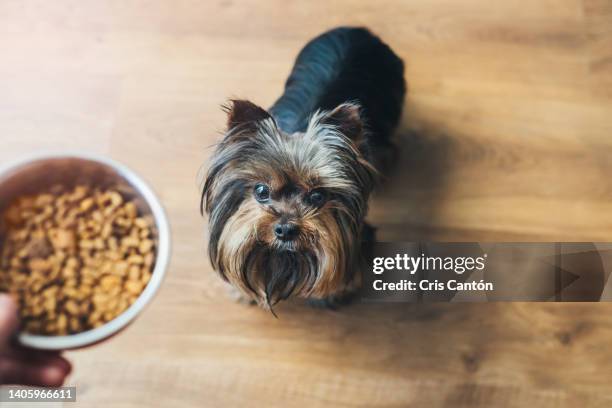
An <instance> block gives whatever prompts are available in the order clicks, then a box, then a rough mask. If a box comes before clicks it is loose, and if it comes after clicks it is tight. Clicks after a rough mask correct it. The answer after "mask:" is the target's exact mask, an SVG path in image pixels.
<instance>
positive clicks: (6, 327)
mask: <svg viewBox="0 0 612 408" xmlns="http://www.w3.org/2000/svg"><path fill="white" fill-rule="evenodd" d="M18 326H19V319H18V318H17V304H16V303H15V301H14V300H13V298H12V297H10V296H9V295H6V294H1V293H0V346H2V345H4V344H6V343H8V341H9V339H10V338H11V336H12V335H13V333H15V331H17V327H18Z"/></svg>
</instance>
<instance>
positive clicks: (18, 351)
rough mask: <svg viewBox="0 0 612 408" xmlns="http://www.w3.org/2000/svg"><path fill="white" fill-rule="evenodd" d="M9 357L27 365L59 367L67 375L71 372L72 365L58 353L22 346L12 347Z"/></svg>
mask: <svg viewBox="0 0 612 408" xmlns="http://www.w3.org/2000/svg"><path fill="white" fill-rule="evenodd" d="M11 356H12V357H13V358H15V359H17V360H20V361H23V362H24V363H27V364H34V365H55V366H57V367H60V368H61V369H62V370H64V371H65V372H66V375H68V374H69V373H70V372H71V371H72V365H71V364H70V362H69V361H68V360H66V359H65V358H64V357H62V356H61V355H60V352H59V351H44V350H35V349H31V348H27V347H22V346H14V347H13V348H12V349H11Z"/></svg>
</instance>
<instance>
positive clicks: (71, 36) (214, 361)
mask: <svg viewBox="0 0 612 408" xmlns="http://www.w3.org/2000/svg"><path fill="white" fill-rule="evenodd" d="M342 24H359V25H366V26H368V27H370V28H372V29H373V30H374V31H375V32H377V33H378V34H380V35H381V36H382V37H383V38H384V39H385V40H386V41H387V42H388V43H389V44H390V45H391V46H392V47H393V48H394V49H395V50H396V52H397V53H398V54H400V55H401V56H402V57H403V58H404V59H405V61H406V67H407V69H406V74H407V78H408V82H409V85H410V92H409V95H408V98H407V105H406V110H405V114H404V122H403V125H402V128H401V129H400V130H399V132H398V138H399V145H400V147H401V157H402V161H401V164H400V165H399V167H398V169H396V173H395V176H392V177H391V178H390V180H389V181H388V182H387V184H386V186H385V188H383V189H382V190H381V191H380V192H379V193H378V194H377V195H376V197H375V198H374V200H373V203H372V210H371V216H370V219H371V221H372V223H374V224H375V225H378V226H379V227H380V230H379V238H380V239H382V240H417V239H418V240H446V241H474V240H489V241H493V240H507V241H512V240H515V241H546V240H571V241H582V240H586V241H591V240H598V241H610V240H611V237H612V1H610V0H542V1H533V0H521V1H488V0H466V1H454V0H426V1H425V0H423V1H406V0H404V1H396V2H379V1H372V0H358V1H353V0H350V1H349V0H344V1H321V2H304V1H302V2H298V1H280V0H274V1H255V0H248V1H240V2H238V1H233V0H217V1H194V0H176V1H163V0H154V1H137V0H129V1H126V0H120V1H119V0H117V1H100V2H85V1H12V0H0V61H1V62H0V160H2V161H4V160H8V159H12V158H15V157H17V156H20V155H24V154H28V153H31V152H34V151H40V150H62V149H70V150H79V151H80V150H84V151H92V152H97V153H102V154H106V155H109V156H111V157H113V158H115V159H118V160H120V161H123V162H125V163H126V164H128V165H129V166H131V167H133V168H134V169H136V170H137V171H139V172H140V173H142V174H143V175H144V176H145V178H146V179H147V180H148V181H150V182H151V183H152V185H153V186H154V188H155V190H156V191H157V192H158V193H159V195H160V196H161V198H162V199H163V202H164V203H165V206H166V208H167V210H168V212H169V215H170V218H171V223H172V232H173V242H174V249H173V260H172V264H171V269H170V271H169V276H168V278H167V280H166V282H165V285H164V287H163V288H162V290H161V293H160V294H159V296H158V297H157V298H156V300H155V302H154V304H153V305H152V306H151V307H150V308H149V309H147V311H146V312H145V314H144V315H143V316H142V317H141V318H140V319H139V320H138V321H137V322H136V323H135V324H134V325H133V326H132V327H130V328H129V329H128V330H127V331H126V332H124V333H123V334H121V335H120V336H118V337H116V338H114V339H112V340H111V341H109V342H107V343H104V344H101V345H99V346H96V347H94V348H91V349H87V350H82V351H78V352H72V353H69V354H68V355H69V357H70V358H71V359H72V360H73V362H74V364H75V372H74V375H73V376H72V377H71V378H70V381H69V382H70V384H75V385H77V387H78V400H79V403H78V404H76V406H84V407H108V406H121V407H139V406H149V407H166V406H179V407H209V406H210V407H231V406H236V407H245V406H246V407H251V406H261V407H274V406H279V407H302V406H303V407H309V408H314V407H324V406H331V407H337V406H346V407H372V406H388V407H405V406H408V407H429V406H435V407H437V406H451V407H492V406H494V407H523V406H525V407H530V406H537V407H559V406H560V407H575V406H594V407H609V406H611V405H612V364H610V360H611V359H612V305H610V304H439V305H405V304H394V305H371V304H356V305H353V306H351V307H348V308H345V309H342V310H340V311H337V312H331V311H319V310H311V309H309V308H306V307H304V306H301V305H285V306H282V307H280V308H279V309H278V314H279V319H275V318H274V317H273V316H271V315H270V314H269V313H266V312H264V311H261V310H258V309H255V308H249V307H246V306H242V305H239V304H235V303H233V302H232V301H231V300H229V299H228V298H227V297H226V296H225V293H224V291H223V290H222V286H221V284H220V282H219V280H218V279H217V278H216V276H214V275H213V273H212V271H211V268H210V265H209V264H208V261H207V258H206V255H205V249H204V248H205V247H204V245H205V242H204V238H203V236H204V229H205V225H204V222H203V220H202V219H201V217H200V216H199V214H198V199H199V195H198V188H199V178H198V171H199V169H200V168H201V166H202V165H205V164H206V161H207V158H208V157H209V156H210V154H211V149H210V148H209V146H210V145H212V144H213V143H215V142H216V141H217V140H219V131H220V130H222V127H223V124H224V119H225V118H224V115H223V113H222V112H221V110H220V109H219V105H220V104H221V103H223V102H224V101H225V100H226V99H227V98H229V97H248V98H251V99H252V100H253V101H255V102H257V103H260V104H262V105H264V106H269V105H270V104H271V103H272V102H273V101H274V99H275V98H276V97H277V96H278V95H279V94H280V92H281V88H282V84H283V81H284V79H285V77H286V75H287V73H288V72H289V69H290V67H291V65H292V61H293V58H294V57H295V55H296V53H297V52H298V50H299V49H300V47H301V46H302V45H304V44H305V42H306V41H307V40H308V39H310V38H311V37H313V36H314V35H316V34H319V33H320V32H322V31H323V30H325V29H327V28H331V27H334V26H337V25H342ZM67 406H70V407H72V406H74V405H67Z"/></svg>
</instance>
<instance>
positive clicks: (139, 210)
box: [0, 154, 170, 350]
mask: <svg viewBox="0 0 612 408" xmlns="http://www.w3.org/2000/svg"><path fill="white" fill-rule="evenodd" d="M169 257H170V229H169V225H168V219H167V217H166V215H165V212H164V210H163V208H162V206H161V204H160V202H159V199H158V198H157V197H156V195H155V194H154V193H153V191H152V190H151V188H150V187H149V186H148V185H147V184H146V183H145V182H144V181H143V180H142V179H141V178H140V177H139V176H138V175H137V174H136V173H134V172H133V171H132V170H130V169H129V168H127V167H126V166H124V165H122V164H120V163H117V162H115V161H113V160H110V159H107V158H104V157H98V156H93V155H83V154H53V155H43V156H36V157H31V158H27V159H24V160H21V161H19V162H15V163H12V164H9V165H6V166H4V167H2V168H0V292H4V293H8V294H9V295H11V296H12V297H13V298H14V299H15V300H16V301H17V303H18V307H19V314H20V320H21V331H20V333H19V334H18V341H19V342H20V343H21V344H22V345H24V346H27V347H31V348H36V349H44V350H66V349H74V348H81V347H85V346H89V345H92V344H95V343H98V342H100V341H103V340H105V339H107V338H110V337H111V336H113V335H115V334H116V333H118V332H120V331H121V330H122V329H124V328H125V327H126V326H128V325H129V324H130V323H131V322H132V321H133V320H134V319H135V318H136V317H137V316H138V315H139V314H140V313H141V312H142V311H143V309H144V308H145V307H146V306H147V305H148V304H149V303H150V301H151V300H152V299H153V297H154V295H155V294H156V292H157V291H158V289H159V287H160V285H161V283H162V280H163V278H164V275H165V273H166V268H167V265H168V262H169Z"/></svg>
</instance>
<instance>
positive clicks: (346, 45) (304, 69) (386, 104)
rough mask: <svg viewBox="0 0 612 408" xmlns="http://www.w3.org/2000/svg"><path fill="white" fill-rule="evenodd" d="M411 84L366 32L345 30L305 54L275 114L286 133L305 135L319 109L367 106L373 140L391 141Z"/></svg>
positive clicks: (394, 59) (324, 37)
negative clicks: (408, 83)
mask: <svg viewBox="0 0 612 408" xmlns="http://www.w3.org/2000/svg"><path fill="white" fill-rule="evenodd" d="M405 93H406V83H405V81H404V63H403V62H402V60H401V59H400V58H399V57H398V56H397V55H395V53H394V52H393V51H392V50H391V48H389V46H388V45H387V44H385V43H384V42H382V41H381V40H380V39H379V38H378V37H377V36H375V35H374V34H372V33H371V32H370V31H369V30H367V29H365V28H358V27H340V28H336V29H333V30H331V31H328V32H326V33H323V34H321V35H320V36H318V37H316V38H315V39H313V40H311V41H310V42H309V43H308V44H306V46H305V47H304V48H303V49H302V51H300V53H299V55H298V57H297V60H296V62H295V65H294V67H293V70H292V71H291V74H290V76H289V78H288V79H287V82H286V83H285V92H284V93H283V95H282V96H281V97H280V98H279V99H278V101H276V103H275V104H274V105H273V106H272V108H270V113H271V114H272V116H273V117H274V118H275V120H276V121H277V123H278V125H279V126H280V128H281V129H283V130H284V131H285V132H288V133H293V132H298V131H304V130H305V129H306V126H307V124H308V120H309V118H310V116H311V115H312V114H313V113H314V112H315V111H316V110H318V109H321V110H331V109H333V108H335V107H336V106H337V105H339V104H341V103H344V102H349V101H352V102H357V103H359V104H360V105H361V107H362V109H363V111H362V113H363V115H364V117H365V120H366V124H367V126H368V129H369V130H370V132H371V137H372V138H373V139H374V140H371V141H370V142H372V143H374V144H376V142H379V143H386V142H387V141H388V138H389V136H390V133H391V132H392V131H393V129H394V128H395V127H396V126H397V123H398V122H399V119H400V116H401V113H402V105H403V101H404V95H405Z"/></svg>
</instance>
